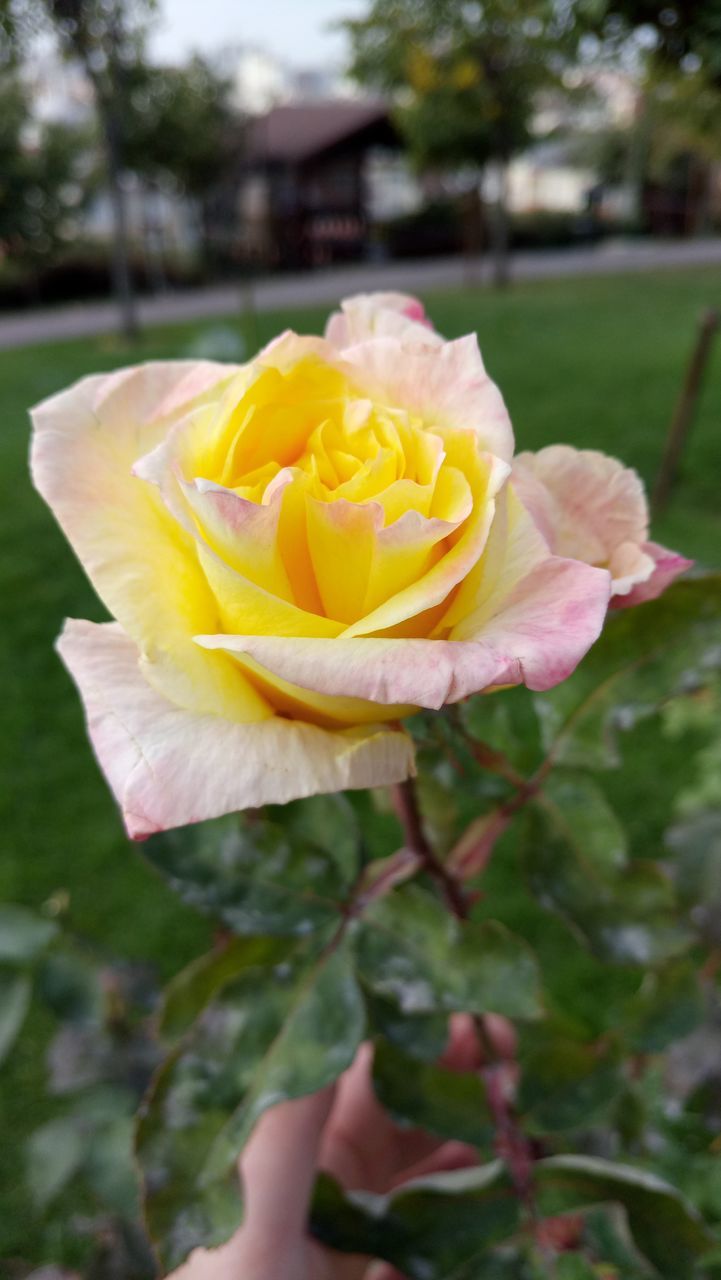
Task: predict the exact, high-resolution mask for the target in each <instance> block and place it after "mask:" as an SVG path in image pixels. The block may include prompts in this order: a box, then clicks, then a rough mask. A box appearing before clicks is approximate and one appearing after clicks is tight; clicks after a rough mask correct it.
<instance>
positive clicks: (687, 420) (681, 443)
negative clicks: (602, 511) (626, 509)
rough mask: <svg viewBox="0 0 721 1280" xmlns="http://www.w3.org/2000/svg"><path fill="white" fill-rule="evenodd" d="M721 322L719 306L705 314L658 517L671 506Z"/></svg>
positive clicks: (659, 493) (664, 469)
mask: <svg viewBox="0 0 721 1280" xmlns="http://www.w3.org/2000/svg"><path fill="white" fill-rule="evenodd" d="M720 323H721V312H719V311H717V310H716V308H715V307H709V308H708V310H707V311H704V312H703V314H702V316H701V319H700V321H699V326H698V333H697V335H696V343H695V346H694V349H693V352H692V354H691V359H690V361H689V364H688V368H687V370H686V377H685V379H684V384H683V387H682V389H681V394H680V396H679V398H678V400H677V402H676V408H675V410H674V414H673V417H672V419H671V425H670V426H669V429H668V435H667V437H666V445H665V447H664V451H663V457H662V459H661V465H660V467H659V470H658V476H657V477H656V484H655V485H654V490H653V497H652V499H651V509H652V511H653V513H654V515H660V514H661V513H662V512H663V511H664V510H665V509H666V506H667V504H668V500H669V497H670V494H671V489H672V488H673V485H674V482H675V480H676V477H677V474H678V469H679V464H680V462H681V456H682V454H683V450H684V447H685V445H686V443H687V441H688V438H689V435H690V432H691V427H692V426H693V420H694V417H695V415H696V406H697V404H698V398H699V394H700V391H701V386H702V384H703V378H704V374H705V372H706V368H707V365H708V360H709V356H710V354H711V347H712V345H713V339H714V334H715V333H716V330H717V329H718V327H719V324H720Z"/></svg>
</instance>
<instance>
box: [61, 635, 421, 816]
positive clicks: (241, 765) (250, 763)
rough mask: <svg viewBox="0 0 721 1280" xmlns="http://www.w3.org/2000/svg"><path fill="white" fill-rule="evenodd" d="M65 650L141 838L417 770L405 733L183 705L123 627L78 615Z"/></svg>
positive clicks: (97, 743)
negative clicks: (166, 690)
mask: <svg viewBox="0 0 721 1280" xmlns="http://www.w3.org/2000/svg"><path fill="white" fill-rule="evenodd" d="M58 649H59V651H60V655H61V657H62V659H63V661H64V663H65V665H66V666H67V668H68V670H69V671H70V673H71V675H72V677H73V679H74V680H75V683H76V684H77V686H78V689H79V690H80V693H81V696H82V699H83V702H84V704H85V713H86V717H87V723H88V730H89V733H90V738H91V741H92V744H93V748H94V750H95V754H96V756H97V758H98V761H99V763H100V766H101V768H102V770H103V772H104V773H105V776H106V777H107V779H108V782H109V783H110V786H111V788H112V790H113V792H114V794H115V796H116V798H117V800H118V802H119V804H120V806H121V809H122V812H123V818H124V820H125V824H126V827H127V831H128V834H129V835H130V836H131V837H132V838H133V839H136V840H139V839H143V838H144V837H145V836H149V835H152V834H153V832H157V831H162V830H166V829H168V828H170V827H177V826H184V825H186V824H187V823H191V822H201V821H203V820H204V819H206V818H213V817H218V816H219V815H221V814H224V813H232V812H235V811H236V810H239V809H245V808H249V807H255V806H257V805H262V804H270V803H276V804H284V803H285V802H286V801H288V800H294V799H298V798H300V797H302V796H308V795H315V794H317V793H320V792H328V791H341V790H346V789H349V788H358V787H373V786H379V785H382V784H383V785H385V784H387V783H391V782H400V781H402V779H404V778H407V777H409V776H410V775H412V774H413V772H414V763H413V745H412V742H411V740H410V738H409V737H408V736H407V735H406V734H405V733H403V732H402V731H399V730H395V729H385V728H376V727H375V726H371V727H368V728H365V729H354V730H345V731H339V732H331V731H329V730H326V729H319V728H316V727H315V726H314V725H309V724H304V723H301V722H299V721H290V720H286V719H283V718H281V717H273V718H272V719H269V720H264V721H262V722H260V723H257V724H245V725H243V724H236V723H233V722H232V721H229V720H223V719H222V718H220V717H219V716H214V715H198V714H195V713H193V712H188V711H184V710H182V709H181V708H180V707H177V706H175V705H174V704H173V703H170V702H168V701H167V699H166V698H164V697H163V696H162V695H161V694H159V693H158V692H157V691H156V690H155V689H153V688H152V687H151V686H150V685H149V684H148V683H147V682H146V681H145V680H144V678H143V676H142V674H141V671H140V667H139V665H138V651H137V649H136V647H135V645H134V644H133V643H132V641H131V640H130V639H129V638H128V637H127V636H126V635H125V634H124V632H123V630H122V628H121V627H120V626H118V624H117V623H105V624H103V625H97V624H96V623H92V622H83V621H76V620H72V619H71V620H69V621H68V622H67V623H66V626H65V630H64V632H63V634H62V636H61V637H60V639H59V641H58Z"/></svg>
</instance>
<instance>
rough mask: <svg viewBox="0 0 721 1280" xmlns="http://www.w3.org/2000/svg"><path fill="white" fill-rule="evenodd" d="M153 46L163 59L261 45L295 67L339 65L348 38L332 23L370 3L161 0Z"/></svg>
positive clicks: (354, 0) (341, 0)
mask: <svg viewBox="0 0 721 1280" xmlns="http://www.w3.org/2000/svg"><path fill="white" fill-rule="evenodd" d="M158 7H159V11H160V16H159V19H158V21H157V23H156V29H155V31H154V34H153V37H152V41H151V48H152V50H153V52H154V54H155V56H156V57H157V58H158V60H160V61H163V62H173V61H179V60H181V59H182V58H183V57H184V56H185V55H187V54H188V53H192V52H194V51H198V52H202V53H210V54H212V53H218V52H221V51H222V50H224V49H227V48H228V47H229V46H233V45H239V44H252V45H258V46H260V47H261V48H262V49H264V50H267V51H268V52H269V53H272V54H275V55H276V56H277V57H279V58H280V59H281V60H282V61H284V62H287V63H289V64H290V65H291V66H295V67H302V68H305V67H326V66H340V65H342V64H343V62H344V52H345V44H346V42H345V38H344V36H343V34H342V33H338V32H333V31H329V30H328V27H329V24H331V23H333V22H337V21H338V20H339V19H341V18H344V17H353V16H355V15H357V14H359V13H362V12H363V11H364V10H365V9H366V8H367V3H362V0H200V3H199V0H159V6H158Z"/></svg>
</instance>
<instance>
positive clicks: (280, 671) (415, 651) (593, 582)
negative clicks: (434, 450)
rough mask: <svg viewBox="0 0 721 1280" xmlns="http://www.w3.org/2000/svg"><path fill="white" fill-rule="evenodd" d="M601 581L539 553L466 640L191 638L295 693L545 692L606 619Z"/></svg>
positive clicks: (405, 696)
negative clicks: (246, 660) (503, 688)
mask: <svg viewBox="0 0 721 1280" xmlns="http://www.w3.org/2000/svg"><path fill="white" fill-rule="evenodd" d="M609 590H610V578H609V574H608V573H607V572H606V571H605V570H604V569H594V568H592V567H591V566H590V565H586V564H582V563H581V562H580V561H579V560H563V559H561V558H559V557H558V556H548V557H547V558H546V559H545V560H544V561H542V562H541V563H540V564H537V565H536V566H535V567H534V569H533V571H532V572H531V573H529V574H527V575H526V576H525V577H523V578H522V579H521V580H520V581H519V582H518V583H517V584H516V586H515V587H514V589H513V590H512V591H510V592H509V593H508V594H507V595H506V596H505V598H504V599H502V600H500V601H498V602H496V603H495V605H494V607H493V608H492V610H491V612H490V614H489V616H488V617H487V618H486V621H485V623H484V625H483V628H482V630H481V631H480V633H479V634H478V635H477V636H473V637H471V638H469V639H467V640H396V639H377V638H373V637H359V638H356V639H344V638H343V637H341V638H340V639H336V640H319V639H314V638H313V639H311V638H308V639H305V638H303V639H296V638H292V639H283V638H279V637H277V636H220V635H214V636H211V635H207V636H196V642H197V643H198V644H199V645H202V646H203V648H206V649H212V650H218V649H220V650H223V651H224V652H225V653H229V654H233V653H235V654H239V655H245V656H248V657H250V658H252V659H253V660H254V661H255V662H257V663H258V664H259V665H260V666H261V667H263V668H265V669H266V670H268V671H270V672H272V673H274V674H276V675H278V676H281V677H282V678H283V679H284V680H285V681H287V682H290V683H291V684H293V685H295V686H297V688H298V689H299V690H302V689H310V690H313V691H315V692H317V693H320V694H325V695H329V696H331V697H339V696H345V697H349V698H350V697H353V698H365V699H369V700H371V701H373V702H377V703H381V704H391V705H396V704H404V703H405V704H409V705H411V706H417V707H429V708H439V707H442V706H443V705H444V704H445V703H447V702H457V701H459V699H461V698H465V697H468V696H469V694H472V693H479V692H481V691H483V690H485V689H489V688H493V687H495V686H498V685H514V684H521V683H523V684H526V685H527V686H528V688H529V689H534V690H544V689H550V688H552V687H553V686H554V685H555V684H558V683H560V681H562V680H565V679H566V678H567V676H569V675H570V674H571V672H572V671H573V670H574V669H575V667H576V666H577V665H578V663H579V662H580V660H581V658H582V657H583V656H584V654H585V653H586V652H587V651H588V649H589V648H590V647H591V645H592V644H593V642H594V640H596V639H597V637H598V635H599V633H600V631H601V627H602V626H603V621H604V618H605V616H606V609H607V605H608V595H609Z"/></svg>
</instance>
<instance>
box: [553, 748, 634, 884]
mask: <svg viewBox="0 0 721 1280" xmlns="http://www.w3.org/2000/svg"><path fill="white" fill-rule="evenodd" d="M543 798H544V801H545V803H546V804H547V805H548V806H551V807H552V809H553V813H554V816H555V817H556V820H557V822H558V824H559V826H561V825H562V826H564V827H565V828H566V829H567V830H568V831H569V832H570V833H571V834H572V838H573V840H574V842H575V843H576V844H577V845H578V846H579V848H580V849H582V851H583V857H584V859H586V860H587V861H588V862H589V863H590V864H591V866H592V867H593V869H594V871H595V872H596V873H597V874H599V875H602V876H606V877H609V876H613V874H614V873H615V872H617V871H621V870H623V868H624V867H626V866H627V865H628V841H627V838H626V833H625V831H624V830H623V827H622V826H621V824H620V822H619V820H618V818H617V817H616V815H615V813H614V812H613V809H612V808H611V806H610V804H609V803H608V800H607V799H606V797H605V795H604V794H603V792H602V790H601V788H600V787H599V786H598V784H597V783H596V782H594V780H593V779H592V778H590V777H588V776H587V775H584V774H582V773H570V772H569V771H567V770H562V769H558V770H554V771H553V772H552V773H551V774H549V776H548V777H547V778H546V780H545V782H544V784H543Z"/></svg>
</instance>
